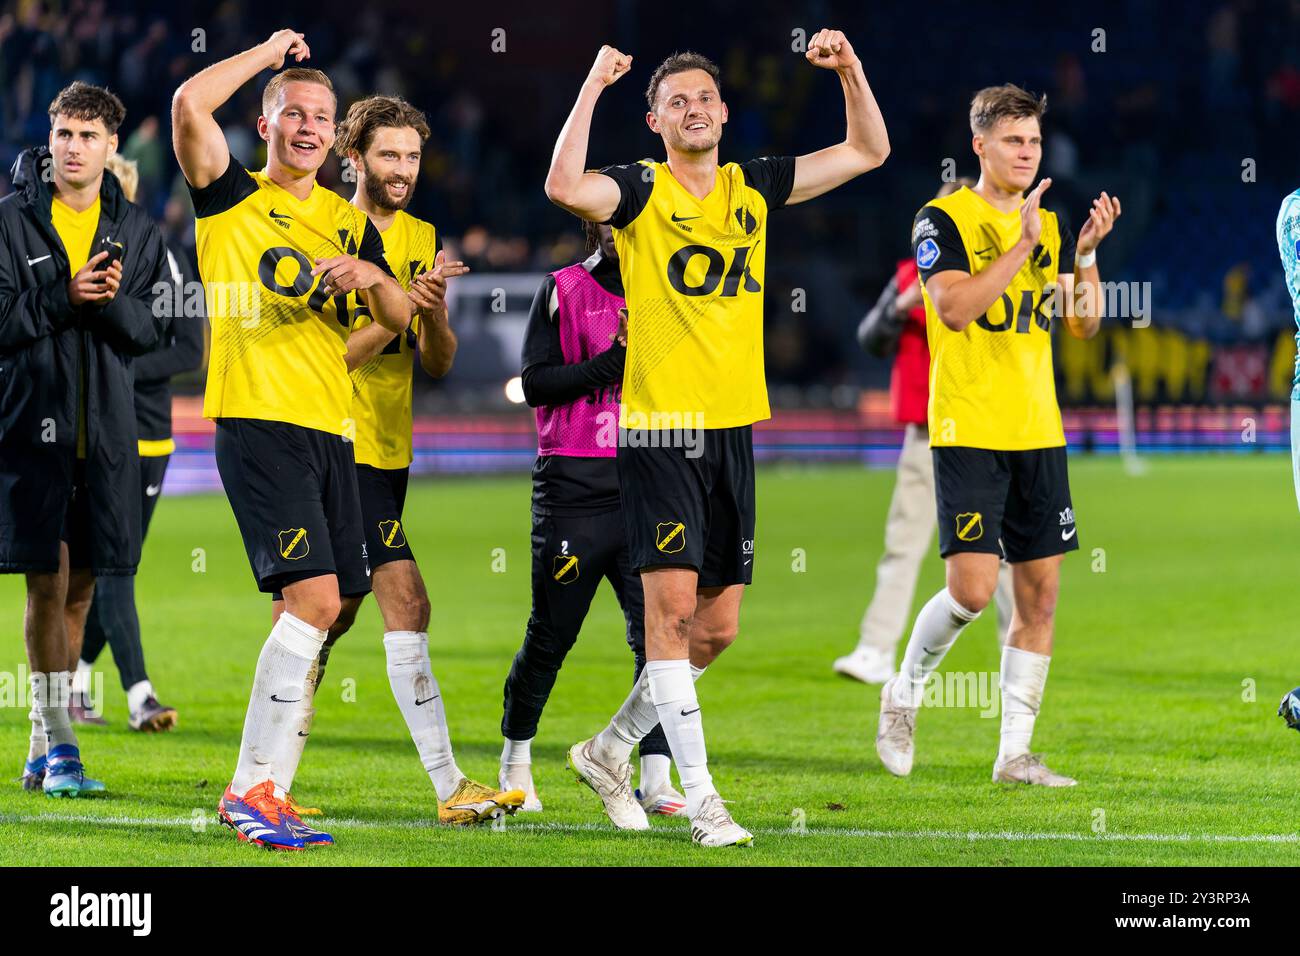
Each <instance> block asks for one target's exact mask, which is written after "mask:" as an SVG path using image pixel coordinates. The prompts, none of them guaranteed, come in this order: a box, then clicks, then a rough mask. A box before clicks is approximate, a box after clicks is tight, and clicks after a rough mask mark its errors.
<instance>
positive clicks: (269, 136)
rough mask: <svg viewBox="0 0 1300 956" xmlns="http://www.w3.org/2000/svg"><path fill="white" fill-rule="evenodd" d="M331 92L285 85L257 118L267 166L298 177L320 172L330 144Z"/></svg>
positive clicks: (304, 85)
mask: <svg viewBox="0 0 1300 956" xmlns="http://www.w3.org/2000/svg"><path fill="white" fill-rule="evenodd" d="M334 110H335V104H334V93H333V91H332V90H330V89H329V88H327V87H324V86H321V85H320V84H319V83H307V82H300V81H292V82H289V83H285V84H284V87H283V89H282V90H281V91H280V96H279V99H278V101H277V103H276V105H275V106H274V107H273V108H272V109H271V111H270V112H269V113H268V114H266V115H263V116H260V117H258V120H257V132H258V134H259V135H260V136H261V137H262V139H264V140H266V143H267V146H268V149H267V157H268V158H267V164H268V166H270V165H272V164H274V165H278V166H282V167H285V168H287V169H291V170H293V171H294V172H296V173H299V174H308V173H314V172H316V170H318V169H320V167H321V165H322V164H323V163H324V162H325V157H326V156H327V155H328V154H329V150H330V147H331V146H333V145H334Z"/></svg>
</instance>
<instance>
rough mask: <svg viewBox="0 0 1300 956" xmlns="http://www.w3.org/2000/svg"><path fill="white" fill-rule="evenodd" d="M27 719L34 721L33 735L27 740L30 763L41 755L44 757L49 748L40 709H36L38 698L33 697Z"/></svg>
mask: <svg viewBox="0 0 1300 956" xmlns="http://www.w3.org/2000/svg"><path fill="white" fill-rule="evenodd" d="M27 719H28V720H30V721H31V722H32V735H31V737H30V738H29V739H28V742H27V760H28V762H29V763H30V762H31V761H33V760H36V759H37V758H39V757H44V756H45V753H46V751H47V750H48V749H49V743H48V738H47V737H46V736H45V725H44V724H43V723H41V714H40V711H38V710H37V709H36V699H35V698H34V697H33V699H32V709H31V712H30V713H29V714H28V715H27Z"/></svg>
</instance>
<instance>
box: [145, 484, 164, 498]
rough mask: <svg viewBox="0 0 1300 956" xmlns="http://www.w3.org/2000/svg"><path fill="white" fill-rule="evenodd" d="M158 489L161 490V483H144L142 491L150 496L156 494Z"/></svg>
mask: <svg viewBox="0 0 1300 956" xmlns="http://www.w3.org/2000/svg"><path fill="white" fill-rule="evenodd" d="M160 491H162V485H146V486H145V489H144V493H145V494H146V495H148V496H149V497H150V498H152V497H153V496H154V495H156V494H158V492H160Z"/></svg>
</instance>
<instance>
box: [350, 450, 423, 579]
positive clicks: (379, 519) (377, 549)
mask: <svg viewBox="0 0 1300 956" xmlns="http://www.w3.org/2000/svg"><path fill="white" fill-rule="evenodd" d="M410 477H411V469H410V468H375V467H373V466H371V465H357V488H358V489H359V490H360V492H361V518H362V521H364V522H365V529H366V554H367V556H368V557H369V558H370V570H371V571H373V570H374V569H375V568H377V567H379V566H380V565H381V564H387V563H388V562H389V561H414V560H415V555H414V554H412V553H411V545H410V542H408V541H407V540H406V527H405V525H403V524H402V508H403V507H404V506H405V505H406V485H407V482H408V481H409V480H410Z"/></svg>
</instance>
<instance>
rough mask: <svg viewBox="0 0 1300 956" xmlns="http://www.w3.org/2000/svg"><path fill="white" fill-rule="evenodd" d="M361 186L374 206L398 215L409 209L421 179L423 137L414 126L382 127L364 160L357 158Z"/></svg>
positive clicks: (354, 157) (372, 139)
mask: <svg viewBox="0 0 1300 956" xmlns="http://www.w3.org/2000/svg"><path fill="white" fill-rule="evenodd" d="M351 158H352V162H353V164H354V165H355V166H356V168H357V175H358V176H359V177H360V182H359V185H360V186H361V188H362V190H363V191H364V192H365V194H366V199H367V200H368V201H369V202H370V204H371V205H372V206H374V207H376V208H378V209H385V210H388V211H390V212H395V211H397V210H398V209H405V208H406V206H407V203H409V202H410V201H411V194H412V193H413V192H414V191H415V181H416V179H417V178H418V177H419V175H420V134H419V133H418V132H416V131H415V130H414V129H412V128H411V127H410V126H401V127H395V126H381V127H379V129H377V130H375V132H374V134H373V135H372V136H371V138H370V147H369V148H368V149H367V150H366V152H365V155H364V156H357V155H353V156H352V157H351Z"/></svg>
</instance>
